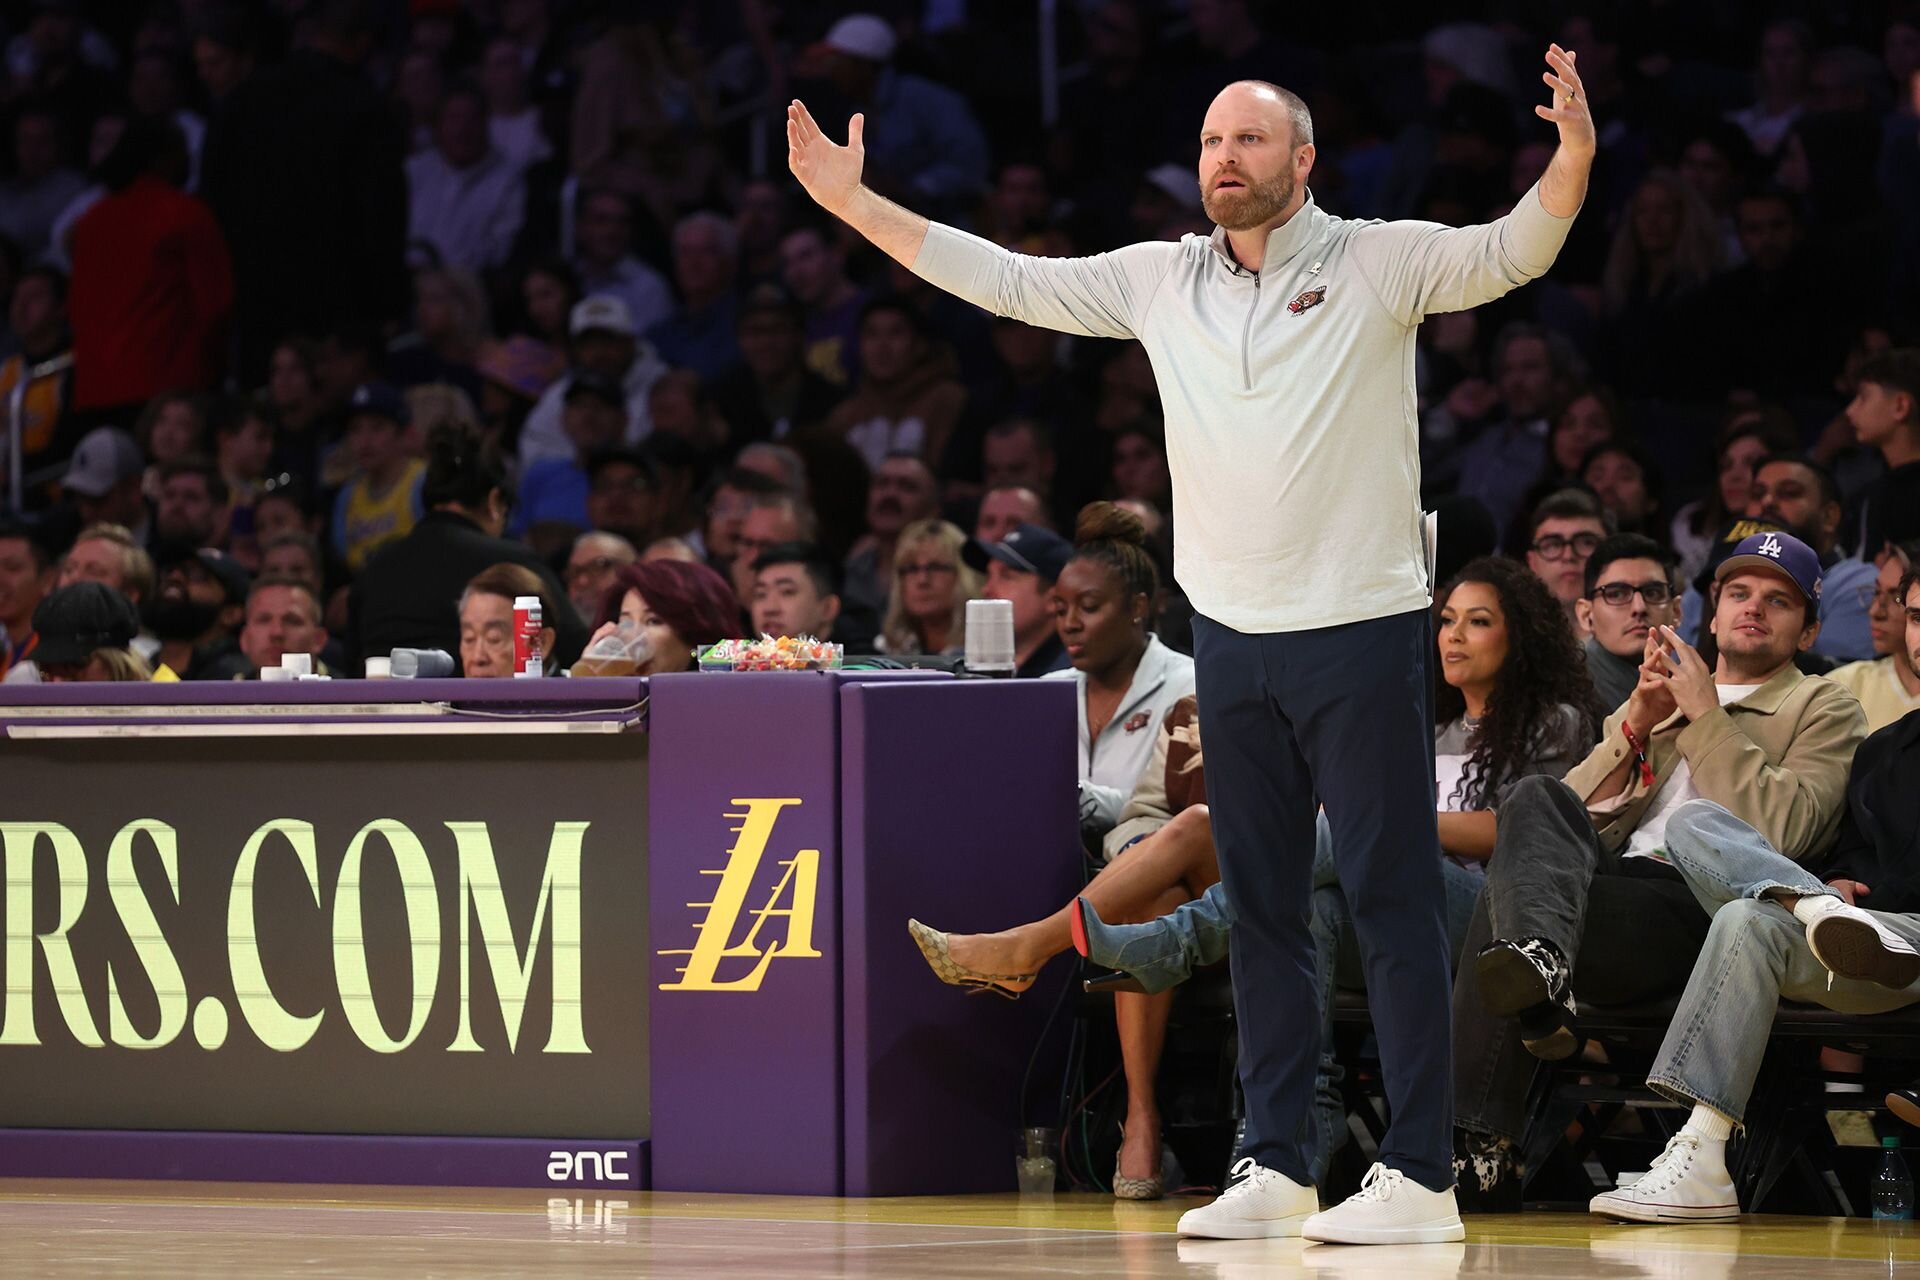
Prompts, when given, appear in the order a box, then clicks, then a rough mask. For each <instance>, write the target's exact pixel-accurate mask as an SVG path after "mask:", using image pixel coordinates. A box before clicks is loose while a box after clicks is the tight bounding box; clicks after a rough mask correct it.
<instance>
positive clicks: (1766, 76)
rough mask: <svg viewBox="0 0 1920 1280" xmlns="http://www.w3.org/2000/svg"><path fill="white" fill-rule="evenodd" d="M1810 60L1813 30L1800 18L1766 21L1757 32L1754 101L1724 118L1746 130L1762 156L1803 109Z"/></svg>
mask: <svg viewBox="0 0 1920 1280" xmlns="http://www.w3.org/2000/svg"><path fill="white" fill-rule="evenodd" d="M1812 60H1813V32H1812V31H1810V30H1808V28H1807V26H1806V24H1805V23H1803V22H1797V21H1792V20H1782V21H1779V22H1773V23H1769V24H1768V25H1767V27H1766V28H1765V29H1764V30H1763V31H1761V33H1760V50H1759V60H1758V62H1757V63H1756V64H1755V67H1754V95H1755V96H1754V102H1753V105H1752V106H1749V107H1745V108H1743V109H1741V110H1739V111H1735V112H1732V113H1731V114H1729V115H1728V117H1727V118H1728V119H1729V120H1731V121H1733V122H1734V123H1735V124H1737V125H1739V126H1740V127H1741V128H1742V129H1743V130H1745V131H1746V134H1747V138H1748V139H1749V140H1750V141H1751V142H1752V143H1753V149H1754V150H1755V151H1757V152H1759V153H1760V154H1761V155H1763V156H1770V155H1772V154H1773V153H1774V152H1775V151H1776V150H1778V148H1779V146H1780V143H1781V142H1782V141H1783V140H1784V139H1785V138H1786V136H1787V130H1788V129H1790V128H1792V127H1793V123H1794V121H1796V120H1798V119H1799V118H1800V113H1801V112H1802V111H1804V110H1805V109H1806V101H1807V71H1808V66H1809V64H1810V63H1811V62H1812Z"/></svg>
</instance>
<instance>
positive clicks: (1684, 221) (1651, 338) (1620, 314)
mask: <svg viewBox="0 0 1920 1280" xmlns="http://www.w3.org/2000/svg"><path fill="white" fill-rule="evenodd" d="M1719 266H1720V228H1719V227H1718V226H1717V225H1716V223H1715V221H1714V216H1713V212H1712V210H1711V209H1709V208H1708V207H1707V203H1706V201H1705V200H1703V199H1701V198H1700V197H1699V196H1698V195H1696V194H1695V193H1694V190H1693V188H1692V187H1690V186H1688V185H1687V184H1686V183H1685V182H1684V181H1682V180H1681V178H1680V177H1679V175H1678V174H1676V173H1674V172H1673V171H1672V170H1670V169H1655V170H1653V171H1652V172H1651V173H1649V174H1647V176H1646V177H1645V178H1643V179H1641V182H1640V188H1639V190H1637V191H1635V192H1634V194H1633V201H1632V204H1631V205H1630V206H1629V207H1628V210H1627V216H1626V217H1625V218H1624V219H1623V220H1622V221H1621V223H1620V227H1619V229H1618V230H1617V231H1616V232H1615V233H1614V237H1613V247H1612V249H1611V250H1610V251H1609V252H1608V254H1607V261H1606V266H1605V268H1604V269H1603V270H1602V273H1601V278H1600V280H1601V290H1602V295H1603V297H1604V300H1605V307H1606V333H1605V346H1606V354H1607V356H1608V364H1609V367H1610V368H1611V369H1612V370H1613V371H1614V380H1615V381H1616V382H1617V383H1618V384H1619V385H1620V387H1621V388H1622V389H1623V390H1625V391H1626V392H1628V393H1629V394H1632V395H1645V394H1650V393H1658V392H1667V391H1671V390H1673V389H1674V388H1675V387H1676V386H1677V385H1678V382H1677V380H1676V379H1674V378H1671V377H1668V376H1666V375H1665V373H1664V370H1665V369H1666V367H1667V365H1668V359H1667V357H1668V355H1669V354H1670V353H1671V352H1672V351H1673V349H1674V347H1675V345H1676V343H1678V342H1679V341H1681V340H1682V338H1683V337H1684V331H1685V325H1686V312H1685V308H1684V307H1683V306H1682V305H1681V304H1682V303H1683V301H1684V300H1685V299H1686V298H1688V297H1689V295H1691V294H1693V293H1694V292H1696V291H1697V290H1699V289H1700V288H1701V287H1702V286H1704V285H1705V284H1706V283H1707V281H1708V280H1709V279H1710V278H1711V277H1712V276H1713V274H1714V272H1715V271H1717V270H1718V269H1719Z"/></svg>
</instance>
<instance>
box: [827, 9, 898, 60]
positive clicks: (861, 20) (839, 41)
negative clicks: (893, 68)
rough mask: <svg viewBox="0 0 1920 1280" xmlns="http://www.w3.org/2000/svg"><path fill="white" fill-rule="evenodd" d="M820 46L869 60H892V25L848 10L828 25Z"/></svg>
mask: <svg viewBox="0 0 1920 1280" xmlns="http://www.w3.org/2000/svg"><path fill="white" fill-rule="evenodd" d="M820 44H821V47H823V48H827V49H833V50H836V51H838V52H840V53H844V54H848V55H851V56H852V57H855V58H865V59H866V60H867V61H869V62H892V61H893V49H894V38H893V28H892V27H890V26H888V25H887V23H886V20H885V19H883V18H876V17H874V16H873V15H872V14H870V13H850V14H848V15H847V16H846V17H844V18H842V19H840V21H838V22H836V23H834V24H833V26H832V27H830V28H828V30H827V35H826V38H825V39H824V40H822V41H821V42H820Z"/></svg>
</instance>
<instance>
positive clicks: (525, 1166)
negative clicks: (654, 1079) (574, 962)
mask: <svg viewBox="0 0 1920 1280" xmlns="http://www.w3.org/2000/svg"><path fill="white" fill-rule="evenodd" d="M582 1153H592V1155H591V1156H590V1157H589V1158H587V1159H584V1160H582V1159H580V1158H579V1157H580V1156H581V1154H582ZM648 1156H649V1152H648V1146H647V1143H645V1142H644V1141H642V1142H600V1141H593V1140H590V1139H583V1138H553V1139H548V1138H412V1137H360V1136H350V1135H344V1134H317V1133H146V1132H137V1131H131V1130H114V1129H4V1130H0V1178H178V1179H187V1180H191V1181H195V1182H312V1183H337V1184H346V1185H355V1184H358V1185H369V1186H396V1187H432V1186H449V1187H545V1188H550V1189H551V1190H553V1191H566V1190H572V1189H575V1188H585V1189H591V1190H602V1191H646V1190H648V1189H649V1188H650V1187H651V1185H652V1184H651V1181H650V1177H649V1172H650V1171H649V1167H648ZM609 1157H611V1158H609ZM556 1158H558V1159H556ZM556 1168H559V1169H565V1170H567V1171H568V1172H569V1176H568V1177H566V1178H554V1177H553V1176H551V1175H552V1173H553V1172H554V1171H555V1170H556ZM583 1168H584V1169H585V1171H586V1176H584V1177H583V1176H581V1170H582V1169H583ZM596 1174H597V1175H598V1176H595V1175H596ZM609 1174H612V1175H614V1176H612V1177H609V1176H608V1175H609Z"/></svg>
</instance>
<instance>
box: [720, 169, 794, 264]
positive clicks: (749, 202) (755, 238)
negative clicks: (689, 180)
mask: <svg viewBox="0 0 1920 1280" xmlns="http://www.w3.org/2000/svg"><path fill="white" fill-rule="evenodd" d="M792 227H793V206H792V203H791V202H790V201H789V200H788V199H787V188H786V187H785V186H784V185H783V184H782V183H781V182H779V181H777V180H775V179H773V178H771V177H767V178H749V179H748V180H747V181H746V183H745V184H744V185H743V186H741V188H740V200H739V206H738V211H737V212H736V213H735V214H734V219H733V229H734V233H735V236H736V237H737V238H738V240H739V242H740V279H741V281H742V282H743V283H744V284H746V285H747V286H748V287H750V288H755V289H757V288H759V287H760V286H762V285H774V286H776V287H778V286H779V285H780V284H781V279H780V277H781V273H782V271H783V270H784V269H785V263H784V262H783V260H782V257H781V253H780V242H781V241H782V240H785V239H786V237H787V232H788V231H789V230H791V229H792Z"/></svg>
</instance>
